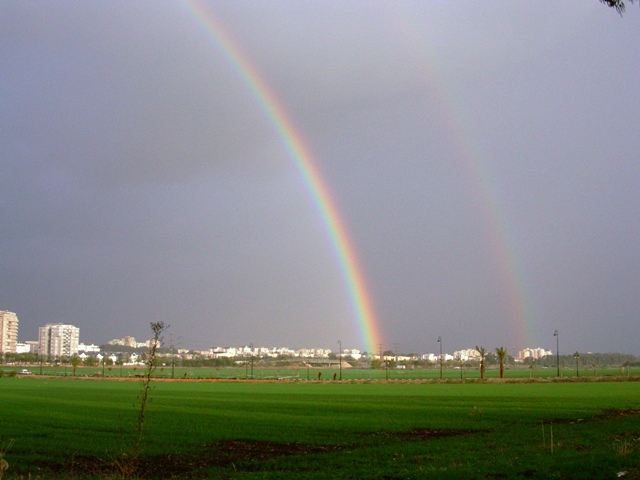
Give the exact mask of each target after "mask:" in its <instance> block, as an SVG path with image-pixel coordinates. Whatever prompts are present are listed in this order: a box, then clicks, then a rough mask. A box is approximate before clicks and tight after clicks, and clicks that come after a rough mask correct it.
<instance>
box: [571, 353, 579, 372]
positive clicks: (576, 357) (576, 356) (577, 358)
mask: <svg viewBox="0 0 640 480" xmlns="http://www.w3.org/2000/svg"><path fill="white" fill-rule="evenodd" d="M573 358H575V359H576V377H579V376H580V370H579V367H578V360H579V359H580V354H579V353H578V352H576V353H574V354H573Z"/></svg>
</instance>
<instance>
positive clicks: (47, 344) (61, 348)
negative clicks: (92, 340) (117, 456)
mask: <svg viewBox="0 0 640 480" xmlns="http://www.w3.org/2000/svg"><path fill="white" fill-rule="evenodd" d="M79 340H80V329H79V328H78V327H74V326H73V325H65V324H62V323H56V324H49V325H45V326H44V327H40V329H39V336H38V350H39V352H40V355H43V356H48V357H70V356H72V355H74V354H77V353H78V343H79Z"/></svg>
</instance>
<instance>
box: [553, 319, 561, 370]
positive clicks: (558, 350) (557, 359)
mask: <svg viewBox="0 0 640 480" xmlns="http://www.w3.org/2000/svg"><path fill="white" fill-rule="evenodd" d="M553 336H554V337H556V365H557V367H558V377H559V376H560V337H559V335H558V330H555V331H554V332H553Z"/></svg>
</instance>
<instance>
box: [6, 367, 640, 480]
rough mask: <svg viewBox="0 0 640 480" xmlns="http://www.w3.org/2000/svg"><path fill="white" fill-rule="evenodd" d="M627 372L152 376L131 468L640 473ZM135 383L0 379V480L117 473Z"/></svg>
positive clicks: (246, 472) (240, 474)
mask: <svg viewBox="0 0 640 480" xmlns="http://www.w3.org/2000/svg"><path fill="white" fill-rule="evenodd" d="M623 379H626V378H623ZM630 380H635V381H618V382H614V381H607V382H596V381H589V382H571V381H566V382H554V381H547V380H544V381H538V382H534V383H501V382H496V381H493V382H483V383H481V382H477V381H472V382H459V383H453V382H448V383H447V382H445V383H418V382H393V383H378V382H367V381H365V382H363V381H356V380H355V379H352V380H350V381H343V382H317V381H296V382H288V381H284V382H283V381H281V382H265V381H263V382H245V381H241V382H240V381H238V382H231V381H226V382H225V381H223V382H210V381H200V382H195V381H194V382H186V381H179V382H167V381H155V382H153V391H152V394H151V402H150V404H149V410H148V414H147V416H146V424H145V430H144V437H143V452H142V456H141V458H140V462H139V463H138V467H139V468H138V470H137V474H136V477H140V478H172V477H173V478H252V479H253V478H283V479H284V478H318V479H320V478H323V479H324V478H370V479H383V478H384V479H396V478H398V479H400V478H469V479H471V478H563V479H564V478H640V415H639V414H638V413H639V412H640V383H638V382H637V380H638V378H637V377H633V378H631V379H630ZM139 392H140V382H139V381H135V380H134V381H115V380H113V381H106V380H100V379H81V378H78V379H72V378H52V377H44V376H43V377H40V376H38V375H32V376H26V377H22V378H18V377H16V378H7V377H4V378H0V405H2V407H1V409H0V448H2V447H3V446H4V449H5V450H7V451H6V452H5V457H4V458H5V459H6V461H7V462H8V463H9V469H8V470H7V471H6V472H5V475H4V479H6V478H24V479H26V478H31V479H33V478H75V479H84V478H102V479H106V478H122V475H121V474H120V473H119V472H118V470H117V469H114V465H116V464H117V463H118V460H119V459H121V458H122V453H124V452H126V451H127V449H128V446H129V445H130V443H131V438H132V435H133V431H134V430H135V425H136V397H137V395H138V394H139ZM552 438H553V442H552ZM11 441H12V442H13V443H12V445H11V448H10V449H7V447H8V446H9V445H10V442H11ZM620 472H626V473H625V474H624V475H622V474H621V473H620ZM619 475H622V476H619Z"/></svg>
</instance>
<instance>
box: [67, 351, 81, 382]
mask: <svg viewBox="0 0 640 480" xmlns="http://www.w3.org/2000/svg"><path fill="white" fill-rule="evenodd" d="M69 363H70V364H71V367H72V368H73V376H74V377H75V376H76V369H77V368H78V365H80V364H81V363H82V359H81V358H80V357H79V356H78V354H77V353H74V354H73V355H71V358H70V359H69Z"/></svg>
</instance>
